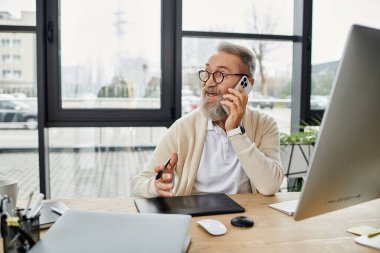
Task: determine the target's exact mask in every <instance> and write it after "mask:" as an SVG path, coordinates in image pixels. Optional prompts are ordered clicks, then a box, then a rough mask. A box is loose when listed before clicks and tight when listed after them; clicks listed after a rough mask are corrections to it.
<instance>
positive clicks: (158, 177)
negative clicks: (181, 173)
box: [156, 158, 170, 180]
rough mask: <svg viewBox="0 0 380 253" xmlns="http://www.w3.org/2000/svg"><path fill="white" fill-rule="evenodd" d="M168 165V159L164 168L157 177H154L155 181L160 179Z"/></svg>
mask: <svg viewBox="0 0 380 253" xmlns="http://www.w3.org/2000/svg"><path fill="white" fill-rule="evenodd" d="M169 163H170V158H169V159H168V160H167V161H166V163H165V166H164V169H163V170H160V171H159V172H158V173H157V175H156V180H158V179H160V178H161V177H162V174H163V173H164V172H165V170H166V167H167V166H168V165H169Z"/></svg>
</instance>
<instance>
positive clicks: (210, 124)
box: [207, 118, 226, 135]
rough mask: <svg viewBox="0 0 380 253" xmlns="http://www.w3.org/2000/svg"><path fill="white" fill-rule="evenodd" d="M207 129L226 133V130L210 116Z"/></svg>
mask: <svg viewBox="0 0 380 253" xmlns="http://www.w3.org/2000/svg"><path fill="white" fill-rule="evenodd" d="M207 131H215V132H216V133H218V134H223V135H226V133H225V132H224V130H223V129H222V128H220V127H219V126H217V125H215V124H214V123H213V122H212V120H211V119H210V118H208V121H207Z"/></svg>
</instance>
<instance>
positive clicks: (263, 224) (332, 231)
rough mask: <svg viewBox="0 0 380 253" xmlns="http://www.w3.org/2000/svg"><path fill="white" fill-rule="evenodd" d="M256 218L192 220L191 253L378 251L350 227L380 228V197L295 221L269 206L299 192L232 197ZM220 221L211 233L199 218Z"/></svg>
mask: <svg viewBox="0 0 380 253" xmlns="http://www.w3.org/2000/svg"><path fill="white" fill-rule="evenodd" d="M231 197H232V198H233V199H234V200H235V201H236V202H238V203H239V204H240V205H242V206H243V207H244V208H245V209H246V212H245V213H244V215H247V216H250V217H252V218H253V220H254V221H255V226H254V227H253V228H249V229H241V228H237V227H234V226H232V225H231V223H230V220H231V218H232V217H235V216H237V215H239V214H224V215H213V216H202V217H194V218H192V223H191V226H190V236H191V237H192V242H191V245H190V249H189V252H218V253H219V252H253V250H254V251H255V252H292V253H294V252H317V253H320V252H378V251H376V250H375V249H371V248H369V247H365V246H362V245H359V244H357V243H355V241H354V239H355V238H356V236H355V235H352V234H350V233H348V232H345V231H346V230H347V229H348V228H350V227H353V226H359V225H367V226H372V227H376V228H380V211H379V210H380V199H377V200H374V201H370V202H366V203H363V204H360V205H356V206H352V207H349V208H345V209H342V210H338V211H335V212H332V213H328V214H324V215H321V216H318V217H314V218H310V219H306V220H303V221H297V222H295V221H294V220H293V218H292V217H291V216H288V215H286V214H283V213H281V212H278V211H276V210H273V209H271V208H269V207H268V204H271V203H276V202H281V201H287V200H293V199H296V198H297V197H298V193H279V194H276V195H275V196H271V197H265V196H262V195H260V194H244V195H231ZM63 201H64V202H65V203H66V204H67V205H68V206H69V207H71V208H74V209H81V210H107V211H116V212H136V208H135V206H134V203H133V199H132V198H117V199H85V200H63ZM206 217H207V218H210V217H212V218H216V219H219V220H221V221H222V222H223V223H224V224H225V225H226V226H227V229H228V232H227V233H226V234H225V235H222V236H211V235H209V234H208V233H207V232H205V231H204V230H202V229H201V228H200V227H199V226H198V225H197V224H196V221H197V220H199V219H204V218H206Z"/></svg>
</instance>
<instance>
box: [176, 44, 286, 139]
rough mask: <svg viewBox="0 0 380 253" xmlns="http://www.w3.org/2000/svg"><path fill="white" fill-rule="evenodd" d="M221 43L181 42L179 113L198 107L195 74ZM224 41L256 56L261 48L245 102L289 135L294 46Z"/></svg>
mask: <svg viewBox="0 0 380 253" xmlns="http://www.w3.org/2000/svg"><path fill="white" fill-rule="evenodd" d="M221 41H222V40H217V39H198V38H196V39H195V38H185V39H183V55H182V59H183V60H182V114H186V113H188V112H189V111H191V110H193V109H195V108H197V107H198V106H199V101H200V87H201V82H200V81H199V78H198V73H197V71H198V70H200V69H203V68H204V66H205V63H206V62H207V60H208V58H209V57H210V56H211V55H212V54H213V53H214V52H215V49H216V47H217V45H218V44H219V43H220V42H221ZM223 41H229V42H232V43H236V44H240V45H244V46H247V47H249V48H250V49H252V50H254V51H256V52H257V53H258V54H259V51H258V48H262V49H263V51H261V53H260V55H262V61H261V63H259V62H258V61H257V62H256V66H257V67H256V73H255V84H254V89H253V92H251V93H250V94H249V100H248V103H249V106H251V107H253V108H254V109H256V110H263V111H265V113H267V114H269V115H271V116H273V117H274V118H275V119H276V120H277V123H278V125H279V127H280V130H281V131H282V132H286V133H288V132H290V119H291V117H290V100H291V99H290V94H291V79H292V61H293V43H292V42H272V41H264V40H223ZM264 48H265V49H264ZM260 66H261V68H260ZM260 69H261V70H262V71H260ZM261 72H262V74H261Z"/></svg>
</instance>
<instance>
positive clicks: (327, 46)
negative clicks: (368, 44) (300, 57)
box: [310, 0, 380, 110]
mask: <svg viewBox="0 0 380 253" xmlns="http://www.w3.org/2000/svg"><path fill="white" fill-rule="evenodd" d="M379 9H380V1H373V0H363V1H360V4H357V1H355V0H336V1H328V0H318V1H313V51H312V95H311V100H310V104H311V109H317V110H323V109H325V107H326V105H327V102H328V96H329V94H330V90H331V87H332V83H333V80H334V77H335V72H336V70H337V67H338V64H339V60H340V58H341V55H342V53H343V49H344V46H345V43H346V39H347V36H348V32H349V29H350V27H351V26H352V25H353V24H359V25H364V26H370V27H374V28H378V29H380V19H379V14H378V13H379V11H378V10H379Z"/></svg>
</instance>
